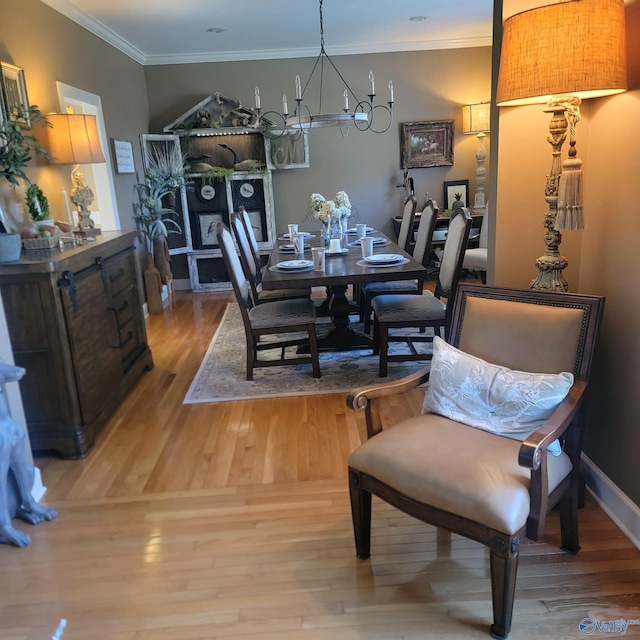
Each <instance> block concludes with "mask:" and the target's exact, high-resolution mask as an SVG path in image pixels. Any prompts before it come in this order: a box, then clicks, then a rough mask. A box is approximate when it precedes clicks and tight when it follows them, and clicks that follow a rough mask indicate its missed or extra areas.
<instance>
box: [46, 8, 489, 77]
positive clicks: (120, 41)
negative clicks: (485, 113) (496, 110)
mask: <svg viewBox="0 0 640 640" xmlns="http://www.w3.org/2000/svg"><path fill="white" fill-rule="evenodd" d="M42 2H44V3H45V4H46V5H48V6H50V7H51V8H52V9H54V10H56V11H57V12H58V13H61V14H62V15H64V16H66V17H67V18H69V19H70V20H73V22H75V23H76V24H78V25H80V26H81V27H84V28H85V29H87V31H90V32H91V33H93V34H94V35H95V36H98V38H100V39H101V40H104V41H105V42H106V43H108V44H110V45H111V46H113V47H115V48H116V49H118V51H121V52H122V53H124V54H125V55H127V56H129V57H130V58H131V59H132V60H135V61H136V62H138V63H139V64H141V65H144V66H147V65H149V66H152V65H163V64H193V63H201V62H240V61H246V60H278V59H284V58H314V57H316V56H317V55H318V54H319V50H318V47H313V48H304V49H262V50H246V51H223V52H207V51H203V52H200V53H185V54H158V55H147V54H145V53H144V52H143V51H141V50H140V49H138V48H137V47H134V46H133V45H132V44H131V43H130V42H128V41H127V40H125V39H124V38H122V37H121V36H119V35H118V34H117V33H116V32H115V31H112V30H111V29H109V28H108V27H106V26H105V25H104V24H102V23H101V22H99V21H98V20H96V19H95V18H92V17H91V16H90V15H88V14H87V13H85V12H84V11H81V10H80V9H78V8H77V7H76V6H74V5H73V4H71V3H70V2H68V0H42ZM491 45H492V39H491V37H490V36H486V37H476V38H458V39H450V40H422V41H415V42H406V41H405V42H389V43H386V44H365V45H358V46H355V45H345V46H339V47H331V48H330V52H329V53H330V54H331V55H337V56H346V55H360V54H372V53H399V52H403V51H428V50H438V49H468V48H473V47H490V46H491Z"/></svg>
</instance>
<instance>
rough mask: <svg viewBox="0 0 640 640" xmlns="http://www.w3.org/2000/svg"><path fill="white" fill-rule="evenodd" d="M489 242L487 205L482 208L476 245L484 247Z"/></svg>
mask: <svg viewBox="0 0 640 640" xmlns="http://www.w3.org/2000/svg"><path fill="white" fill-rule="evenodd" d="M488 242H489V205H488V204H487V206H486V207H485V208H484V215H483V216H482V226H481V227H480V238H478V247H480V248H481V249H486V248H487V245H488Z"/></svg>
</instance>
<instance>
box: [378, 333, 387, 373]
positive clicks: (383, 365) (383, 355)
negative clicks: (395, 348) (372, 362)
mask: <svg viewBox="0 0 640 640" xmlns="http://www.w3.org/2000/svg"><path fill="white" fill-rule="evenodd" d="M377 325H378V342H379V349H380V364H379V365H378V375H379V376H380V377H381V378H386V377H387V375H388V362H387V356H388V355H389V354H388V351H389V327H388V326H387V325H386V324H385V325H383V324H381V323H380V322H377Z"/></svg>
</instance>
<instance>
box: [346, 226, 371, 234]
mask: <svg viewBox="0 0 640 640" xmlns="http://www.w3.org/2000/svg"><path fill="white" fill-rule="evenodd" d="M374 231H375V229H374V228H373V227H367V233H373V232H374ZM347 233H358V230H357V229H356V228H355V227H353V228H351V229H347Z"/></svg>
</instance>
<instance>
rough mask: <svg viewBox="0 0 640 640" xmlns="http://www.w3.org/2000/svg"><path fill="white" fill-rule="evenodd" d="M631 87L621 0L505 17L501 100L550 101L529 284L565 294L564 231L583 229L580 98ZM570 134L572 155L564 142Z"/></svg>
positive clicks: (581, 1) (571, 3)
mask: <svg viewBox="0 0 640 640" xmlns="http://www.w3.org/2000/svg"><path fill="white" fill-rule="evenodd" d="M626 88H627V67H626V50H625V18H624V2H623V0H568V1H567V0H565V1H561V2H558V3H556V4H551V5H547V6H544V7H539V8H536V9H531V10H529V11H525V12H523V13H518V14H516V15H513V16H511V17H510V18H508V19H507V20H505V22H504V25H503V33H502V48H501V52H500V70H499V74H498V89H497V96H496V103H497V104H498V106H500V107H508V106H519V105H527V104H536V103H546V105H547V106H546V108H545V112H548V113H551V122H550V124H549V136H548V141H549V144H550V145H551V157H552V160H551V171H550V172H549V174H548V175H547V179H546V184H545V192H544V197H545V200H546V201H547V204H548V210H547V213H546V215H545V219H544V227H545V235H544V242H545V244H546V246H547V249H546V251H545V254H544V255H543V256H542V257H540V258H538V259H537V260H536V266H537V268H538V276H537V278H536V279H535V280H533V281H532V282H531V285H530V288H532V289H548V290H552V291H567V290H568V285H567V281H566V280H565V279H564V276H563V275H562V271H563V270H564V269H565V268H566V266H567V264H568V263H567V260H566V258H564V257H563V256H561V255H560V252H559V246H560V243H561V241H562V236H561V234H560V232H561V231H565V230H574V229H580V228H582V182H581V180H582V170H581V168H582V163H581V161H580V160H579V159H578V158H577V157H576V156H577V152H576V149H575V126H576V124H577V122H578V120H579V119H580V102H581V100H584V99H586V98H596V97H601V96H607V95H612V94H614V93H621V92H623V91H625V90H626ZM567 129H569V136H570V150H569V154H568V158H567V160H565V161H564V162H561V152H562V145H563V143H564V141H565V140H566V137H567Z"/></svg>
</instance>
